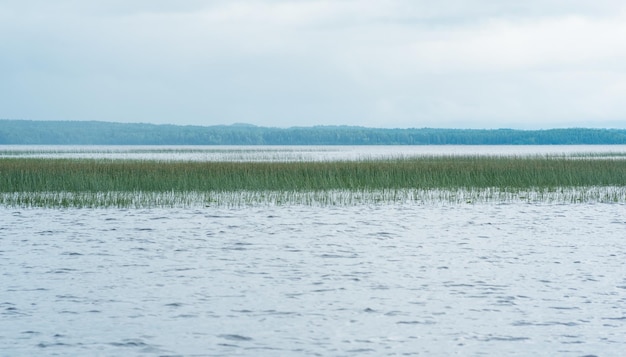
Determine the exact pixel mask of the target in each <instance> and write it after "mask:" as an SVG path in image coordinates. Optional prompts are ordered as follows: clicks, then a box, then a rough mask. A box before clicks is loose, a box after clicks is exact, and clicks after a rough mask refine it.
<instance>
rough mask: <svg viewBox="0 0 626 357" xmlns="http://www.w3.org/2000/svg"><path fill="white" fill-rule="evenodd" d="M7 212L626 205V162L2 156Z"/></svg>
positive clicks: (0, 192) (1, 190)
mask: <svg viewBox="0 0 626 357" xmlns="http://www.w3.org/2000/svg"><path fill="white" fill-rule="evenodd" d="M0 177H1V178H2V180H1V182H0V205H1V206H6V207H94V208H99V207H101V208H106V207H122V208H123V207H127V208H128V207H203V206H245V205H282V204H308V205H321V206H328V205H352V204H376V203H401V202H414V203H489V202H495V203H508V202H531V203H577V202H583V203H596V202H597V203H626V161H624V159H623V158H603V157H597V156H594V155H589V156H584V155H576V156H559V157H547V156H529V157H499V156H428V157H415V158H389V159H371V160H357V161H347V160H344V161H326V162H307V161H305V162H187V161H167V162H163V161H151V160H107V159H42V158H20V157H4V158H0Z"/></svg>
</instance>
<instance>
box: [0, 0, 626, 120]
mask: <svg viewBox="0 0 626 357" xmlns="http://www.w3.org/2000/svg"><path fill="white" fill-rule="evenodd" d="M625 20H626V11H625V8H624V6H623V5H622V4H621V2H620V1H609V0H598V1H594V2H590V1H575V0H574V1H572V0H569V1H565V0H551V1H539V0H530V1H525V2H508V1H506V2H503V1H495V0H473V1H460V0H445V1H439V2H432V1H422V0H419V1H415V0H392V1H381V0H359V1H356V0H344V1H314V0H310V1H269V0H268V1H261V0H259V1H236V0H232V1H180V2H173V1H154V0H153V1H132V2H129V1H121V0H116V1H89V2H85V1H69V0H59V1H55V2H50V1H28V2H24V1H2V2H0V52H2V53H3V55H2V56H0V77H2V78H3V81H2V83H0V117H4V118H31V119H72V120H82V119H90V120H114V121H147V122H156V123H163V122H173V123H180V124H206V125H210V124H220V123H230V122H250V123H255V124H259V125H277V126H291V125H314V124H352V125H367V126H399V127H412V126H416V127H421V126H462V127H546V126H568V125H570V124H571V125H574V126H581V125H585V126H601V125H606V123H607V122H611V121H618V120H623V118H624V117H625V114H626V105H624V104H622V103H623V100H622V98H623V97H624V95H625V94H626V65H625V63H626V21H625Z"/></svg>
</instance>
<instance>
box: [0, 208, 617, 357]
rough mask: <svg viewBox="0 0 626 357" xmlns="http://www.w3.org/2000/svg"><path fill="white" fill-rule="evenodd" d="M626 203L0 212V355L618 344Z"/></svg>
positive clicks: (394, 352)
mask: <svg viewBox="0 0 626 357" xmlns="http://www.w3.org/2000/svg"><path fill="white" fill-rule="evenodd" d="M624 237H626V206H625V205H621V204H591V205H588V204H578V205H575V204H572V205H546V204H543V205H541V204H523V203H516V204H451V205H437V204H428V205H418V204H394V205H354V206H341V207H324V208H320V207H311V206H297V205H296V206H290V205H285V206H278V207H247V208H245V207H244V208H234V209H228V208H204V209H147V210H139V209H130V210H119V209H95V210H93V209H65V210H54V209H11V208H0V268H1V270H0V271H1V272H0V276H1V278H0V281H2V284H1V285H0V315H1V318H0V331H2V333H0V355H2V356H18V355H37V356H52V355H99V356H119V355H127V356H131V355H146V356H152V355H154V356H232V355H244V356H276V355H297V356H307V355H310V356H315V355H317V356H331V355H337V356H364V355H370V356H400V355H413V354H421V355H453V354H460V355H469V356H473V355H524V356H527V355H544V356H551V355H556V354H558V355H565V356H582V355H601V356H609V355H619V354H621V353H622V352H623V351H624V350H626V337H624V336H626V275H625V274H624V268H623V262H624V259H625V258H626V244H624Z"/></svg>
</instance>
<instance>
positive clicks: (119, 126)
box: [0, 119, 626, 146]
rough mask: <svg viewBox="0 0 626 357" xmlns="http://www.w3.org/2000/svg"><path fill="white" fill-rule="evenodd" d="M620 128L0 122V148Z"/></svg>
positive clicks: (412, 140)
mask: <svg viewBox="0 0 626 357" xmlns="http://www.w3.org/2000/svg"><path fill="white" fill-rule="evenodd" d="M623 144H626V129H593V128H566V129H541V130H519V129H440V128H406V129H385V128H367V127H359V126H311V127H291V128H273V127H261V126H254V125H250V124H234V125H214V126H190V125H171V124H160V125H158V124H137V123H115V122H103V121H35V120H8V119H1V120H0V145H277V146H281V145H623Z"/></svg>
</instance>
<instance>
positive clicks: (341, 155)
mask: <svg viewBox="0 0 626 357" xmlns="http://www.w3.org/2000/svg"><path fill="white" fill-rule="evenodd" d="M576 154H585V155H589V154H601V155H602V156H603V157H611V155H613V154H615V155H616V156H615V158H620V159H624V158H625V156H624V155H626V145H398V146H396V145H376V146H368V145H360V146H335V145H333V146H329V145H327V146H184V145H182V146H181V145H179V146H162V145H159V146H123V145H108V146H75V145H69V146H67V145H66V146H64V145H50V146H47V145H0V158H2V157H39V158H90V159H111V160H118V159H132V160H162V161H173V160H176V161H180V160H182V161H330V160H363V159H381V158H397V157H416V156H417V157H419V156H437V155H453V156H458V155H489V156H492V155H501V156H531V155H576Z"/></svg>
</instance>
